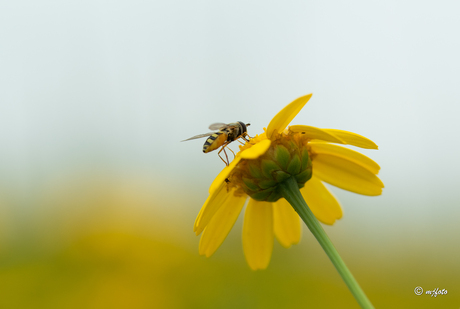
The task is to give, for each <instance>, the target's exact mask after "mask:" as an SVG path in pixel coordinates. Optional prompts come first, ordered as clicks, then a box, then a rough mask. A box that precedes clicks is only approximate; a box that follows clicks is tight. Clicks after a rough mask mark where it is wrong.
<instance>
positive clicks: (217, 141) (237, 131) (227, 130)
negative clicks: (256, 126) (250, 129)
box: [183, 121, 250, 165]
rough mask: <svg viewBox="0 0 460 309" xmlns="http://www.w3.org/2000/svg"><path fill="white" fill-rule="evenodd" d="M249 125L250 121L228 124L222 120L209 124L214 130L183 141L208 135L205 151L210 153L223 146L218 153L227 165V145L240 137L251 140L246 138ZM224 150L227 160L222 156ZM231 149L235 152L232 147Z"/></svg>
mask: <svg viewBox="0 0 460 309" xmlns="http://www.w3.org/2000/svg"><path fill="white" fill-rule="evenodd" d="M249 125H250V123H247V124H244V123H243V122H241V121H238V122H233V123H228V124H226V123H220V122H218V123H213V124H212V125H210V126H209V129H210V130H214V132H209V133H205V134H199V135H196V136H193V137H190V138H188V139H186V140H183V142H185V141H189V140H192V139H197V138H201V137H208V139H207V140H206V142H205V143H204V145H203V152H204V153H208V152H211V151H213V150H216V149H217V148H219V147H222V148H221V149H220V150H219V152H218V155H219V157H220V158H221V160H222V161H224V163H225V164H226V165H229V162H228V156H227V152H225V147H227V145H228V144H230V143H231V142H233V141H236V140H237V139H239V138H242V139H244V140H245V141H246V142H249V140H248V139H247V138H246V136H249V135H248V133H247V132H246V127H247V126H249ZM228 149H230V148H228ZM222 150H223V151H224V154H225V158H226V159H227V161H225V160H224V159H223V158H222V157H221V156H220V153H221V152H222ZM230 151H231V152H233V151H232V150H231V149H230ZM233 155H235V153H233Z"/></svg>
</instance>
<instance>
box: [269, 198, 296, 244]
mask: <svg viewBox="0 0 460 309" xmlns="http://www.w3.org/2000/svg"><path fill="white" fill-rule="evenodd" d="M273 223H274V225H273V226H274V231H275V236H276V238H277V239H278V241H279V243H280V244H281V245H282V246H283V247H285V248H289V247H290V246H291V245H294V244H297V243H299V241H300V235H301V225H300V217H299V215H298V214H297V213H296V212H295V210H294V208H292V206H291V205H290V204H289V203H288V202H287V201H286V200H285V199H284V198H282V199H279V200H278V201H277V202H275V203H273Z"/></svg>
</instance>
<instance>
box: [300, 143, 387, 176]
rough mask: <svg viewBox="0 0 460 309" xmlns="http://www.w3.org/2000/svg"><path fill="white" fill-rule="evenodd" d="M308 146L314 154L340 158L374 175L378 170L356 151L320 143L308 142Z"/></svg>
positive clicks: (375, 165) (368, 159) (376, 166)
mask: <svg viewBox="0 0 460 309" xmlns="http://www.w3.org/2000/svg"><path fill="white" fill-rule="evenodd" d="M308 145H309V146H310V147H311V148H310V149H311V151H312V152H314V153H322V154H331V155H335V156H339V157H342V158H344V159H347V160H350V161H353V162H355V163H357V164H359V165H361V166H363V167H365V168H367V169H368V170H369V171H371V172H372V173H374V174H378V172H379V170H380V166H379V165H378V164H377V163H376V162H375V161H374V160H372V159H370V158H369V157H366V156H365V155H363V154H361V153H359V152H357V151H354V150H351V149H348V148H344V147H341V146H337V145H332V144H328V143H321V142H310V143H308Z"/></svg>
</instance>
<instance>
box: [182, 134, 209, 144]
mask: <svg viewBox="0 0 460 309" xmlns="http://www.w3.org/2000/svg"><path fill="white" fill-rule="evenodd" d="M214 133H217V132H209V133H204V134H198V135H195V136H193V137H190V138H187V139H184V140H183V141H181V142H185V141H189V140H192V139H197V138H202V137H208V136H211V135H213V134H214Z"/></svg>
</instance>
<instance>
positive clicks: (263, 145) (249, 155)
mask: <svg viewBox="0 0 460 309" xmlns="http://www.w3.org/2000/svg"><path fill="white" fill-rule="evenodd" d="M271 143H272V142H271V140H269V139H264V140H262V141H260V142H258V143H257V144H255V145H254V146H252V147H251V148H248V149H246V150H243V151H242V152H241V153H240V157H241V159H248V160H253V159H257V158H258V157H260V156H261V155H263V154H264V153H266V152H267V150H268V148H269V147H270V144H271ZM232 163H233V162H232Z"/></svg>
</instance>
